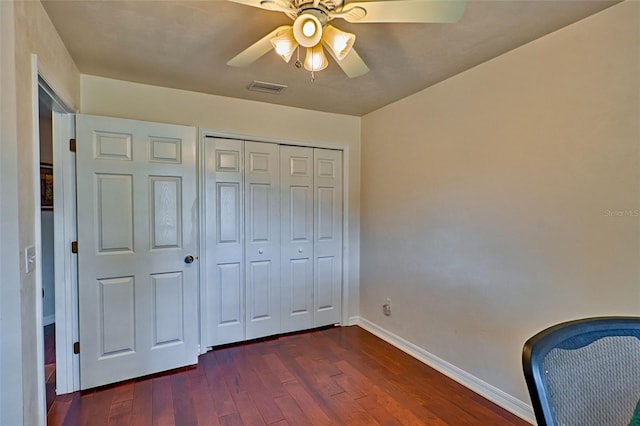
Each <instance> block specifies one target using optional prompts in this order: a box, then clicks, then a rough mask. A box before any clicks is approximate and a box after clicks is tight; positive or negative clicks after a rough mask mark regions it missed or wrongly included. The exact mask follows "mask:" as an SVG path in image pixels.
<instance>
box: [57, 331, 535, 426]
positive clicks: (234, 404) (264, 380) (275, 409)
mask: <svg viewBox="0 0 640 426" xmlns="http://www.w3.org/2000/svg"><path fill="white" fill-rule="evenodd" d="M48 423H49V425H151V424H154V425H155V424H157V425H174V424H175V425H250V426H253V425H265V424H269V425H377V424H380V425H400V424H402V425H423V424H424V425H526V424H528V423H526V422H525V421H523V420H521V419H520V418H518V417H516V416H514V415H513V414H511V413H509V412H507V411H505V410H503V409H501V408H500V407H498V406H496V405H495V404H493V403H491V402H489V401H487V400H486V399H484V398H482V397H480V396H479V395H477V394H475V393H473V392H471V391H470V390H468V389H467V388H465V387H464V386H462V385H460V384H458V383H456V382H454V381H453V380H451V379H449V378H447V377H445V376H443V375H442V374H440V373H438V372H437V371H435V370H433V369H432V368H430V367H428V366H426V365H424V364H422V363H421V362H419V361H417V360H416V359H414V358H412V357H410V356H409V355H406V354H405V353H403V352H402V351H400V350H398V349H396V348H395V347H393V346H391V345H389V344H387V343H386V342H384V341H382V340H380V339H378V338H377V337H375V336H374V335H372V334H370V333H368V332H367V331H365V330H363V329H361V328H359V327H335V328H328V329H322V330H314V331H310V332H306V333H300V334H292V335H286V336H281V337H277V338H272V339H264V340H261V341H255V342H250V343H245V344H238V345H232V346H226V347H222V348H218V349H215V350H213V351H211V352H208V353H207V354H205V355H203V356H201V357H200V360H199V363H198V365H197V366H196V367H192V368H187V369H181V370H178V371H174V372H172V373H169V374H161V375H156V376H152V377H145V378H141V379H137V380H133V381H128V382H125V383H120V384H117V385H113V386H107V387H103V388H101V389H98V390H93V391H87V392H76V393H74V394H70V395H62V396H58V397H57V398H56V400H55V402H54V404H53V406H52V408H51V410H50V411H49V415H48Z"/></svg>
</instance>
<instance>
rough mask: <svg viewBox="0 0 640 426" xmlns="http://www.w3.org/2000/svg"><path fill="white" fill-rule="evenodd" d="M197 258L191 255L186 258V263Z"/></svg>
mask: <svg viewBox="0 0 640 426" xmlns="http://www.w3.org/2000/svg"><path fill="white" fill-rule="evenodd" d="M194 260H195V258H194V257H193V256H191V255H189V256H187V257H185V258H184V263H193V261H194Z"/></svg>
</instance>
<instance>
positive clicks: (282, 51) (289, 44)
mask: <svg viewBox="0 0 640 426" xmlns="http://www.w3.org/2000/svg"><path fill="white" fill-rule="evenodd" d="M270 41H271V44H272V45H273V48H274V49H275V51H276V53H277V54H278V55H279V56H280V57H281V58H282V59H283V60H284V61H285V62H287V63H289V61H290V60H291V57H292V56H293V54H294V53H295V51H296V49H297V48H298V42H297V41H296V39H295V38H294V37H293V28H288V29H286V30H284V31H282V32H280V33H278V35H276V36H275V37H273V38H272V39H271V40H270Z"/></svg>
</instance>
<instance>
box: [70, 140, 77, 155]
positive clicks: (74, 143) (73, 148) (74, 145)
mask: <svg viewBox="0 0 640 426" xmlns="http://www.w3.org/2000/svg"><path fill="white" fill-rule="evenodd" d="M69 150H70V151H71V152H76V140H75V138H72V139H69Z"/></svg>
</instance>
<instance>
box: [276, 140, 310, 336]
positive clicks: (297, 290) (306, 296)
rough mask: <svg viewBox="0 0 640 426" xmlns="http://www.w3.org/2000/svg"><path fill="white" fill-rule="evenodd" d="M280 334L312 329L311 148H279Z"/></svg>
mask: <svg viewBox="0 0 640 426" xmlns="http://www.w3.org/2000/svg"><path fill="white" fill-rule="evenodd" d="M280 186H281V189H282V192H281V194H282V199H281V207H282V209H281V220H282V222H281V223H282V225H281V229H282V234H281V235H282V239H281V248H282V249H281V254H282V271H281V273H282V279H281V281H282V292H281V301H282V321H281V324H282V327H281V332H283V333H286V332H290V331H297V330H305V329H308V328H312V327H313V324H314V322H313V310H314V309H313V193H314V187H313V148H303V147H295V146H281V147H280Z"/></svg>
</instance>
